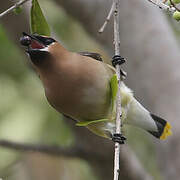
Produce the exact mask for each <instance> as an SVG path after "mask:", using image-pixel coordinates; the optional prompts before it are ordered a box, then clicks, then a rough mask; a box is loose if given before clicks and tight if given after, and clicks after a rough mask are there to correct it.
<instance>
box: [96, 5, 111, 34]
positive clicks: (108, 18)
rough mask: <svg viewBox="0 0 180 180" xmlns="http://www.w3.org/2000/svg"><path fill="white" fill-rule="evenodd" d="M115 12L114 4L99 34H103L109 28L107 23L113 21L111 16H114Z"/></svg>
mask: <svg viewBox="0 0 180 180" xmlns="http://www.w3.org/2000/svg"><path fill="white" fill-rule="evenodd" d="M113 12H114V3H112V6H111V9H110V11H109V14H108V16H107V18H106V20H105V22H104V24H103V25H102V26H101V28H100V29H99V31H98V32H99V33H103V32H104V29H105V28H106V26H107V23H108V22H109V21H110V19H111V16H112V15H113Z"/></svg>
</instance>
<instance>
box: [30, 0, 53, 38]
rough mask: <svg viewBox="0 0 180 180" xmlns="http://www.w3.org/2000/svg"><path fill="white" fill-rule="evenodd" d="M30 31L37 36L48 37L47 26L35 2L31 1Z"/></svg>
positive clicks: (35, 0) (48, 29)
mask: <svg viewBox="0 0 180 180" xmlns="http://www.w3.org/2000/svg"><path fill="white" fill-rule="evenodd" d="M31 31H32V33H37V34H39V35H45V36H50V34H51V33H50V28H49V25H48V23H47V21H46V19H45V17H44V15H43V12H42V10H41V7H40V5H39V3H38V1H37V0H32V7H31Z"/></svg>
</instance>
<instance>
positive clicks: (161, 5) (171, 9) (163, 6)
mask: <svg viewBox="0 0 180 180" xmlns="http://www.w3.org/2000/svg"><path fill="white" fill-rule="evenodd" d="M148 1H149V2H151V3H152V4H154V5H156V6H158V7H159V8H160V9H163V10H166V11H169V12H171V13H173V12H175V11H176V9H175V8H174V7H170V6H168V5H166V4H165V3H163V2H161V1H160V0H148Z"/></svg>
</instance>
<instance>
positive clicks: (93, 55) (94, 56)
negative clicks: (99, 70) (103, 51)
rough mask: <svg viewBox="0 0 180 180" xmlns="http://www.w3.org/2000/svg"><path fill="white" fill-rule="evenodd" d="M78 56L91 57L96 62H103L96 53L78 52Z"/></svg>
mask: <svg viewBox="0 0 180 180" xmlns="http://www.w3.org/2000/svg"><path fill="white" fill-rule="evenodd" d="M78 54H80V55H82V56H88V57H91V58H93V59H95V60H97V61H103V60H102V58H101V55H100V54H98V53H92V52H78Z"/></svg>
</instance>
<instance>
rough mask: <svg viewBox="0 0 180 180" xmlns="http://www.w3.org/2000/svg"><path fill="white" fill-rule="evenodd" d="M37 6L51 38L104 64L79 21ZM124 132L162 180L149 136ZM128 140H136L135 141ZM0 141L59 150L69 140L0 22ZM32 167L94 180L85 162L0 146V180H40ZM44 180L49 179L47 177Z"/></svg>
mask: <svg viewBox="0 0 180 180" xmlns="http://www.w3.org/2000/svg"><path fill="white" fill-rule="evenodd" d="M40 4H41V7H42V9H43V11H44V12H45V15H46V18H47V21H48V23H49V25H50V27H51V30H52V32H53V35H56V37H57V38H58V39H59V40H60V41H61V43H62V44H63V45H64V46H65V47H67V48H68V49H69V50H72V51H92V52H99V53H101V54H103V57H104V58H105V61H106V62H107V61H108V56H107V54H106V53H105V52H104V50H103V49H102V48H101V46H100V45H99V44H98V43H97V42H96V41H95V40H93V39H92V37H89V35H88V34H87V33H86V32H85V30H84V29H83V27H82V26H81V24H80V23H78V22H77V21H76V20H75V19H73V18H72V17H70V16H68V15H67V14H66V12H65V11H64V10H63V9H62V8H60V7H58V6H57V5H56V4H55V3H53V1H48V0H41V1H40ZM18 16H21V14H19V15H18ZM22 31H23V30H22ZM19 36H20V35H19ZM15 38H19V37H15ZM126 134H127V137H128V144H129V145H130V146H131V147H132V148H133V150H134V151H135V153H136V155H137V156H138V157H139V159H140V160H141V162H142V164H143V166H144V167H145V168H146V170H147V171H148V172H149V173H150V174H152V175H153V177H154V179H158V180H159V179H161V178H160V174H159V169H158V167H157V162H156V153H155V150H154V145H153V144H152V141H151V137H149V136H148V135H146V134H145V133H144V132H141V131H140V132H139V130H134V131H133V133H132V131H131V127H128V128H127V129H126ZM133 138H137V139H141V141H138V142H137V141H134V140H133ZM0 139H6V140H11V141H15V142H27V143H28V142H29V143H39V144H49V145H54V144H55V145H60V146H64V147H68V146H69V145H71V143H72V142H73V141H74V139H73V134H72V132H71V130H70V129H69V128H68V126H67V125H66V123H65V122H64V120H63V118H62V116H61V115H60V114H58V113H57V112H56V111H55V110H54V109H53V108H52V107H51V106H50V105H49V104H48V103H47V100H46V98H45V96H44V90H43V88H42V85H41V82H40V80H39V78H38V77H37V76H36V74H35V72H34V71H33V69H32V68H31V66H30V63H29V62H28V61H27V58H25V53H24V54H23V53H22V52H20V51H19V48H18V47H17V45H16V44H14V43H13V41H12V40H11V39H10V37H9V36H8V35H7V33H6V29H5V27H4V26H3V25H2V24H0ZM145 144H146V145H145ZM37 159H40V162H41V163H39V164H38V162H39V161H37ZM49 161H52V162H53V163H52V164H54V165H53V166H52V167H51V168H50V167H46V165H45V164H46V163H47V162H49ZM36 166H37V167H38V166H42V167H43V170H44V171H45V170H46V168H47V170H48V171H49V174H51V173H52V174H53V173H54V172H53V170H54V169H60V171H59V174H53V175H54V179H61V180H65V179H70V177H73V180H76V179H78V180H81V179H87V180H88V179H89V180H90V179H91V180H93V179H97V177H96V176H95V175H94V173H93V172H92V170H91V168H90V166H89V164H88V163H87V162H86V161H83V160H80V159H77V158H73V159H66V160H65V159H64V158H63V157H59V158H55V157H46V158H45V155H42V154H33V153H32V154H31V153H30V154H24V153H18V152H15V151H12V150H8V149H5V148H1V147H0V177H2V178H3V179H5V180H20V179H40V178H38V173H42V172H36ZM33 167H35V168H33ZM49 168H50V169H49ZM69 172H71V176H70V174H69ZM49 177H51V176H50V175H49ZM45 179H48V176H46V177H45Z"/></svg>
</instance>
